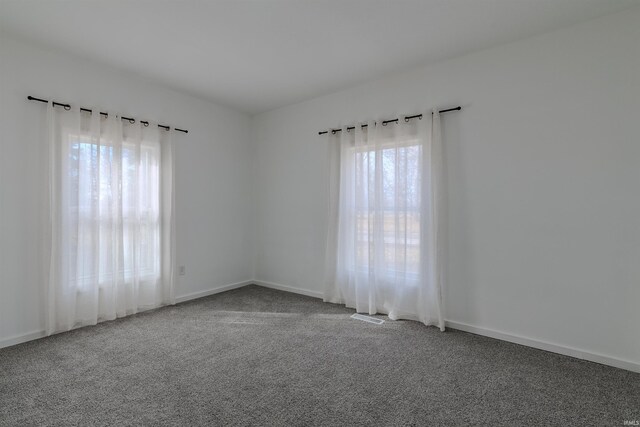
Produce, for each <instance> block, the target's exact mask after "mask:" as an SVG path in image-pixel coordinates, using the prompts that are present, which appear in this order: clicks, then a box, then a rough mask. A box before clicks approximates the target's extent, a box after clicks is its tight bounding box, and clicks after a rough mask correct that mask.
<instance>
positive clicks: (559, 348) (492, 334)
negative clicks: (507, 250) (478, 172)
mask: <svg viewBox="0 0 640 427" xmlns="http://www.w3.org/2000/svg"><path fill="white" fill-rule="evenodd" d="M252 284H255V285H258V286H263V287H265V288H271V289H277V290H280V291H285V292H291V293H294V294H300V295H306V296H309V297H313V298H319V299H322V297H323V294H322V292H318V291H311V290H308V289H303V288H298V287H295V286H287V285H282V284H280V283H274V282H266V281H263V280H246V281H243V282H236V283H231V284H229V285H224V286H219V287H217V288H213V289H207V290H204V291H198V292H192V293H189V294H186V295H181V296H178V297H176V304H177V303H181V302H185V301H190V300H194V299H197V298H202V297H206V296H209V295H214V294H218V293H220V292H225V291H230V290H232V289H238V288H241V287H243V286H247V285H252ZM445 325H446V326H447V327H448V328H451V329H457V330H460V331H464V332H469V333H472V334H476V335H482V336H485V337H489V338H495V339H499V340H502V341H507V342H512V343H515V344H520V345H524V346H527V347H533V348H537V349H540V350H545V351H550V352H552V353H558V354H563V355H565V356H570V357H575V358H578V359H583V360H588V361H590V362H595V363H601V364H603V365H608V366H613V367H615V368H621V369H626V370H628V371H632V372H639V373H640V363H636V362H632V361H630V360H624V359H618V358H615V357H611V356H606V355H603V354H598V353H593V352H590V351H586V350H581V349H577V348H573V347H568V346H564V345H560V344H554V343H549V342H546V341H541V340H537V339H532V338H526V337H523V336H520V335H513V334H508V333H505V332H500V331H496V330H493V329H488V328H483V327H479V326H473V325H469V324H467V323H462V322H456V321H452V320H445ZM44 336H45V331H44V330H41V331H32V332H28V333H26V334H22V335H16V336H13V337H9V338H5V339H2V340H0V348H4V347H10V346H13V345H17V344H21V343H24V342H27V341H31V340H35V339H38V338H42V337H44Z"/></svg>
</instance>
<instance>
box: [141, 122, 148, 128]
mask: <svg viewBox="0 0 640 427" xmlns="http://www.w3.org/2000/svg"><path fill="white" fill-rule="evenodd" d="M140 123H142V124H143V125H144V127H146V128H148V127H149V122H140Z"/></svg>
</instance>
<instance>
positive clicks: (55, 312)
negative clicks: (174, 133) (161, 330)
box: [44, 103, 175, 334]
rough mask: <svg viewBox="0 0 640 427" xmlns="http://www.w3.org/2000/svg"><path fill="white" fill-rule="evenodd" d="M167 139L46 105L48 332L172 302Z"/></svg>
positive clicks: (153, 128)
mask: <svg viewBox="0 0 640 427" xmlns="http://www.w3.org/2000/svg"><path fill="white" fill-rule="evenodd" d="M94 111H97V110H94ZM170 135H171V132H167V131H164V130H159V128H158V126H157V125H156V124H152V123H150V124H149V125H148V126H144V125H143V124H141V123H140V122H139V121H136V122H135V123H129V121H126V120H122V119H121V118H120V117H119V116H117V115H115V114H109V115H108V117H104V116H101V115H100V114H89V113H87V112H82V111H80V110H79V109H78V108H77V107H72V108H71V110H70V111H65V109H64V108H61V107H55V108H54V107H53V105H52V104H51V103H49V105H48V106H47V135H46V141H45V144H46V147H45V150H44V152H45V153H46V154H47V156H48V164H49V168H48V174H47V175H48V176H47V178H46V184H47V185H46V189H47V190H46V191H47V192H46V195H45V197H46V199H47V201H48V203H47V204H46V205H47V206H48V209H49V212H48V215H46V224H45V230H47V233H46V234H47V242H46V245H45V246H46V247H45V260H46V261H48V265H47V267H48V269H47V268H46V267H45V277H46V279H45V291H46V304H47V305H46V309H47V316H46V329H47V333H48V334H52V333H56V332H61V331H66V330H69V329H72V328H74V327H78V326H84V325H92V324H96V323H97V322H100V321H103V320H112V319H115V318H116V317H122V316H126V315H129V314H133V313H136V312H138V311H140V310H144V309H149V308H154V307H158V306H160V305H162V304H171V303H173V302H174V296H173V284H174V281H175V268H174V265H175V244H174V236H173V234H174V230H175V226H174V224H175V220H174V217H173V211H174V209H173V206H174V196H173V187H174V184H173V167H172V164H173V153H172V151H173V149H172V144H171V140H170ZM47 270H48V271H47Z"/></svg>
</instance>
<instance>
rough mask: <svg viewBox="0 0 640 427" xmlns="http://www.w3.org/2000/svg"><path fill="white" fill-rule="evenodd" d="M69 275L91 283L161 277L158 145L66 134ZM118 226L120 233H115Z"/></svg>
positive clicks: (80, 283) (83, 286) (84, 283)
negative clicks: (117, 144) (118, 143)
mask: <svg viewBox="0 0 640 427" xmlns="http://www.w3.org/2000/svg"><path fill="white" fill-rule="evenodd" d="M67 141H68V146H69V150H68V159H67V161H68V181H67V186H66V191H65V193H66V196H67V197H66V200H67V201H68V205H67V209H68V215H69V224H70V227H69V239H68V241H67V243H68V245H69V255H70V256H69V263H70V265H69V280H70V282H72V283H74V285H75V287H77V289H78V290H79V291H82V290H83V289H90V288H92V287H93V286H94V285H95V284H97V285H98V286H105V285H106V284H111V283H114V281H118V280H120V281H122V282H123V283H129V284H131V283H133V282H135V281H140V282H155V281H157V280H158V279H159V277H160V168H159V165H160V146H159V144H158V143H157V141H156V142H153V141H149V140H142V141H140V142H139V143H138V144H136V143H135V142H132V141H128V139H127V138H125V139H123V141H122V144H121V145H119V146H114V144H113V143H112V142H110V141H108V140H105V139H103V138H100V141H98V138H97V137H91V136H90V135H88V134H84V135H83V134H76V133H67ZM120 229H121V232H120Z"/></svg>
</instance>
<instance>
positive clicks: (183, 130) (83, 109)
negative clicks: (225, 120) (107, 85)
mask: <svg viewBox="0 0 640 427" xmlns="http://www.w3.org/2000/svg"><path fill="white" fill-rule="evenodd" d="M27 99H28V100H29V101H39V102H44V103H48V102H49V101H47V100H46V99H40V98H36V97H34V96H27ZM52 103H53V106H54V107H55V106H56V105H59V106H61V107H64V109H65V110H70V109H71V105H69V104H61V103H59V102H55V101H52ZM80 111H86V112H87V113H93V111H92V110H90V109H88V108H80ZM100 114H101V115H103V116H105V117H106V116H108V115H109V114H108V113H103V112H102V111H101V112H100ZM120 118H121V119H122V120H128V121H129V123H135V121H136V120H135V119H132V118H131V117H120ZM140 123H142V124H143V125H145V126H149V122H146V121H144V120H140ZM158 127H159V128H162V129H164V130H170V129H171V128H170V127H169V126H165V125H158ZM173 130H177V131H178V132H184V133H189V131H188V130H186V129H178V128H173Z"/></svg>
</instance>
